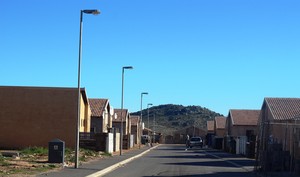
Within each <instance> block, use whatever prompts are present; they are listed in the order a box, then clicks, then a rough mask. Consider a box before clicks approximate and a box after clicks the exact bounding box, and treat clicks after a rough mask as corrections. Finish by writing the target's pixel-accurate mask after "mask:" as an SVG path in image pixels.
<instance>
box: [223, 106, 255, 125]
mask: <svg viewBox="0 0 300 177" xmlns="http://www.w3.org/2000/svg"><path fill="white" fill-rule="evenodd" d="M229 114H230V115H231V116H230V117H231V120H232V125H257V121H258V118H259V114H260V110H237V109H231V110H230V111H229Z"/></svg>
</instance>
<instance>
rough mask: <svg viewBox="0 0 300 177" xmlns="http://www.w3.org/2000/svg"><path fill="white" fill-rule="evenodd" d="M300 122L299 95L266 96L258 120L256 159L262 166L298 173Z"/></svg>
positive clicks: (265, 168) (266, 169)
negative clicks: (290, 96) (296, 96)
mask: <svg viewBox="0 0 300 177" xmlns="http://www.w3.org/2000/svg"><path fill="white" fill-rule="evenodd" d="M299 123H300V98H265V99H264V101H263V104H262V108H261V114H260V116H259V122H258V125H259V128H258V130H259V133H258V145H257V152H258V154H257V159H258V161H259V162H260V163H259V164H260V166H261V168H262V169H263V170H265V171H269V170H277V171H281V170H291V171H298V173H299V169H298V167H297V166H298V165H299V164H297V163H298V162H299V160H300V146H299V144H300V136H299V135H300V126H299V125H300V124H299ZM264 162H268V163H264Z"/></svg>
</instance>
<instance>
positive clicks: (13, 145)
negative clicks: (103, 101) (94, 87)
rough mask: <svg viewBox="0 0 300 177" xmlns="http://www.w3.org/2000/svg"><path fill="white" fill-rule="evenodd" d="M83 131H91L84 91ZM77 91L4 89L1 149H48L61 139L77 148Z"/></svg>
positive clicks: (1, 92)
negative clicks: (53, 142)
mask: <svg viewBox="0 0 300 177" xmlns="http://www.w3.org/2000/svg"><path fill="white" fill-rule="evenodd" d="M80 93H81V97H80V98H81V99H80V100H81V101H80V103H81V104H80V108H81V111H80V122H79V124H80V125H79V126H80V132H89V131H90V115H91V110H90V107H89V103H88V99H87V94H86V91H85V89H81V92H80ZM77 103H78V90H77V88H59V87H21V86H0V110H1V111H0V147H1V148H8V149H20V148H25V147H30V146H31V147H32V146H41V147H47V146H48V142H49V141H51V140H53V139H60V140H62V141H64V142H65V145H66V147H69V148H74V147H75V146H76V144H75V141H76V130H77V122H78V121H77V114H78V111H77V110H78V104H77Z"/></svg>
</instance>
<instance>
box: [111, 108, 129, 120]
mask: <svg viewBox="0 0 300 177" xmlns="http://www.w3.org/2000/svg"><path fill="white" fill-rule="evenodd" d="M121 113H122V117H123V122H124V121H126V116H127V114H128V109H123V110H122V109H115V114H117V119H113V122H121Z"/></svg>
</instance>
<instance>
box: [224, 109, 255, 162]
mask: <svg viewBox="0 0 300 177" xmlns="http://www.w3.org/2000/svg"><path fill="white" fill-rule="evenodd" d="M259 115H260V110H248V109H241V110H239V109H231V110H229V114H228V116H227V119H226V125H225V126H226V128H225V129H226V130H225V135H226V136H225V139H224V147H223V148H224V149H225V150H226V151H229V152H231V153H236V154H242V155H247V156H249V157H253V154H254V151H255V146H254V144H255V135H257V129H258V127H257V122H258V117H259ZM249 143H250V144H251V145H250V146H247V144H249Z"/></svg>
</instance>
